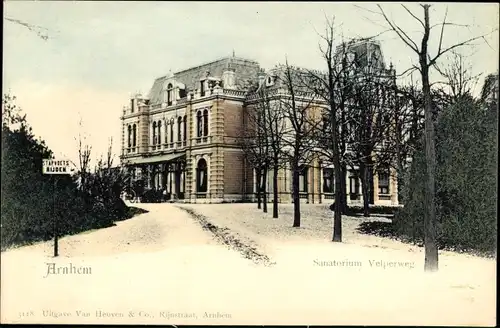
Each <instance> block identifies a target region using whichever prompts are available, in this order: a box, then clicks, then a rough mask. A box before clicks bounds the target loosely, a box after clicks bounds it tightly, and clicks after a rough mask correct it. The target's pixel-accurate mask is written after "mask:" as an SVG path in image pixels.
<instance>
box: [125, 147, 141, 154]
mask: <svg viewBox="0 0 500 328" xmlns="http://www.w3.org/2000/svg"><path fill="white" fill-rule="evenodd" d="M137 149H138V147H128V148H125V152H124V153H125V154H135V153H137Z"/></svg>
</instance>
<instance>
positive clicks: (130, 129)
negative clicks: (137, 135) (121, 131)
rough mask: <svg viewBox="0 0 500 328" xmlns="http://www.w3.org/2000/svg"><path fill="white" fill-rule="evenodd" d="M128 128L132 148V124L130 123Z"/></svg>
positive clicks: (129, 143)
mask: <svg viewBox="0 0 500 328" xmlns="http://www.w3.org/2000/svg"><path fill="white" fill-rule="evenodd" d="M127 130H128V134H127V136H128V138H127V139H128V147H129V148H130V147H132V126H130V125H129V126H128V128H127Z"/></svg>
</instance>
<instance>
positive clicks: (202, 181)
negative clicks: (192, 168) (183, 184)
mask: <svg viewBox="0 0 500 328" xmlns="http://www.w3.org/2000/svg"><path fill="white" fill-rule="evenodd" d="M207 179H208V176H207V162H206V161H205V160H204V159H203V158H202V159H200V160H199V161H198V166H197V168H196V192H207Z"/></svg>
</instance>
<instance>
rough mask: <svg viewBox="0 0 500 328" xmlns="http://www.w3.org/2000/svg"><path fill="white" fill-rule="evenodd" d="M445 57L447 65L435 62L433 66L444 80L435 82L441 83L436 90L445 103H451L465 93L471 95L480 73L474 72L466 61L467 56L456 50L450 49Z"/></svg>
mask: <svg viewBox="0 0 500 328" xmlns="http://www.w3.org/2000/svg"><path fill="white" fill-rule="evenodd" d="M447 57H448V58H447V62H448V64H447V65H442V67H441V65H437V63H436V65H435V66H434V67H435V68H436V70H437V71H438V72H439V73H440V74H441V76H443V78H444V81H442V82H437V83H435V84H441V85H442V87H441V88H439V89H438V90H437V91H438V92H439V93H440V94H441V95H442V97H441V98H442V99H443V100H445V101H446V104H447V105H451V104H452V103H455V102H456V101H457V100H458V99H460V98H461V97H463V96H465V95H472V93H473V90H474V88H475V87H476V86H477V83H478V82H479V78H480V76H481V75H482V74H474V73H473V72H472V64H471V63H470V62H467V57H466V56H465V55H463V54H462V53H460V52H459V51H457V50H452V51H450V55H449V56H447Z"/></svg>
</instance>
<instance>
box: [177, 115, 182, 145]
mask: <svg viewBox="0 0 500 328" xmlns="http://www.w3.org/2000/svg"><path fill="white" fill-rule="evenodd" d="M181 136H182V117H180V116H179V118H178V119H177V141H181Z"/></svg>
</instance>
